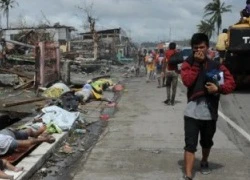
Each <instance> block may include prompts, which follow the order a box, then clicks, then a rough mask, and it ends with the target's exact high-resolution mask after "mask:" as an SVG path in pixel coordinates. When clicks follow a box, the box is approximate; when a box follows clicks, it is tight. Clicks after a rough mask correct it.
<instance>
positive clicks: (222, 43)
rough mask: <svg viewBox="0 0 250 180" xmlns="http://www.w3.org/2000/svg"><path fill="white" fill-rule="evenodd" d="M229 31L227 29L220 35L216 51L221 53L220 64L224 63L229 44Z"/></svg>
mask: <svg viewBox="0 0 250 180" xmlns="http://www.w3.org/2000/svg"><path fill="white" fill-rule="evenodd" d="M227 31H228V30H227V29H223V30H222V33H221V34H219V36H218V39H217V44H216V50H217V51H218V52H219V56H220V63H222V62H223V61H224V59H225V55H226V47H227V43H228V35H227Z"/></svg>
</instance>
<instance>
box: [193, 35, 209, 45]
mask: <svg viewBox="0 0 250 180" xmlns="http://www.w3.org/2000/svg"><path fill="white" fill-rule="evenodd" d="M203 42H204V43H205V44H206V45H207V47H209V39H208V36H207V35H206V34H204V33H195V34H194V35H193V36H192V38H191V42H190V45H191V47H193V46H194V45H197V44H201V43H203Z"/></svg>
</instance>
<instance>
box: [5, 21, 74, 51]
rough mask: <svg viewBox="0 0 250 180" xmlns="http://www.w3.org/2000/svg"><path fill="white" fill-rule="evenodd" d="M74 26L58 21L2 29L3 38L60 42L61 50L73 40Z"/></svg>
mask: <svg viewBox="0 0 250 180" xmlns="http://www.w3.org/2000/svg"><path fill="white" fill-rule="evenodd" d="M72 31H75V28H74V27H72V26H65V25H60V24H59V23H56V24H55V25H54V26H48V25H41V26H38V27H23V28H9V29H2V38H4V39H5V40H6V41H8V40H13V41H18V42H23V43H27V44H32V45H34V44H35V43H37V42H38V41H54V42H59V44H60V49H61V51H63V52H65V51H66V50H67V42H68V41H70V40H71V32H72Z"/></svg>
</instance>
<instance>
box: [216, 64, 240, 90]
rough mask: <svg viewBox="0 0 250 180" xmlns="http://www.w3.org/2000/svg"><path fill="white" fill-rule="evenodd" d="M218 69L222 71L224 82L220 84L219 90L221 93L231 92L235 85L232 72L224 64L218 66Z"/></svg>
mask: <svg viewBox="0 0 250 180" xmlns="http://www.w3.org/2000/svg"><path fill="white" fill-rule="evenodd" d="M220 71H222V72H223V76H224V84H223V85H220V87H219V92H220V93H221V94H229V93H231V92H233V90H234V89H235V87H236V84H235V81H234V78H233V76H232V74H231V73H230V72H229V70H228V69H227V68H226V67H225V66H224V65H221V66H220Z"/></svg>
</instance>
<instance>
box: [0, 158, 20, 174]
mask: <svg viewBox="0 0 250 180" xmlns="http://www.w3.org/2000/svg"><path fill="white" fill-rule="evenodd" d="M3 164H4V167H5V168H7V169H9V170H11V171H15V172H19V171H22V170H23V167H15V166H13V165H12V164H10V162H9V161H7V160H5V159H3Z"/></svg>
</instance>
